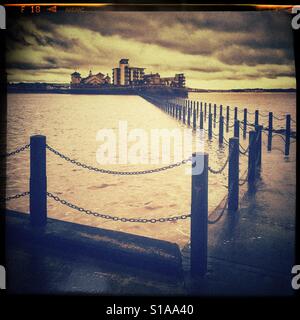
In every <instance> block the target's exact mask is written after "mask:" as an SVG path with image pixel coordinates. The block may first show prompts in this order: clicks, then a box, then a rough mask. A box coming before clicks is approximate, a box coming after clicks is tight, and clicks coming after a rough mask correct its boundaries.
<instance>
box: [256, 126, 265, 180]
mask: <svg viewBox="0 0 300 320" xmlns="http://www.w3.org/2000/svg"><path fill="white" fill-rule="evenodd" d="M262 129H263V126H256V127H255V130H256V166H257V176H258V177H259V176H260V169H261V156H262V152H261V147H262Z"/></svg>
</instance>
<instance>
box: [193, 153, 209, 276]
mask: <svg viewBox="0 0 300 320" xmlns="http://www.w3.org/2000/svg"><path fill="white" fill-rule="evenodd" d="M194 156H196V166H195V167H194V168H192V199H191V275H192V276H194V277H195V276H204V275H205V273H206V272H207V242H208V232H207V225H208V154H207V153H196V155H194ZM199 166H203V170H199V168H197V167H199ZM194 170H195V171H196V170H197V171H200V172H193V171H194ZM194 173H195V174H194Z"/></svg>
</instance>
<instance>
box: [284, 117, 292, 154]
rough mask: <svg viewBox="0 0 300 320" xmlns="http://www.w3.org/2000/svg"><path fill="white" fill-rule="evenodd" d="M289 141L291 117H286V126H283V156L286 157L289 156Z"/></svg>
mask: <svg viewBox="0 0 300 320" xmlns="http://www.w3.org/2000/svg"><path fill="white" fill-rule="evenodd" d="M290 139H291V115H290V114H287V115H286V125H285V148H284V154H285V155H286V156H288V155H289V154H290Z"/></svg>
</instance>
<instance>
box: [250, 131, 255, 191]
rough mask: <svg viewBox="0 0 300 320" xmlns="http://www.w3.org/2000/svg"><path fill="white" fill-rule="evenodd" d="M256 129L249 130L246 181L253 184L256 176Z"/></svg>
mask: <svg viewBox="0 0 300 320" xmlns="http://www.w3.org/2000/svg"><path fill="white" fill-rule="evenodd" d="M255 140H256V131H254V130H252V131H250V132H249V156H248V183H249V184H252V185H253V184H254V182H255V178H256V165H255V162H256V143H255Z"/></svg>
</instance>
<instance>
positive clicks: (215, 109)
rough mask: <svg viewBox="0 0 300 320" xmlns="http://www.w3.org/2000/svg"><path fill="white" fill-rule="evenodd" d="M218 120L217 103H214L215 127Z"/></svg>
mask: <svg viewBox="0 0 300 320" xmlns="http://www.w3.org/2000/svg"><path fill="white" fill-rule="evenodd" d="M216 120H217V105H216V104H214V128H215V127H216Z"/></svg>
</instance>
